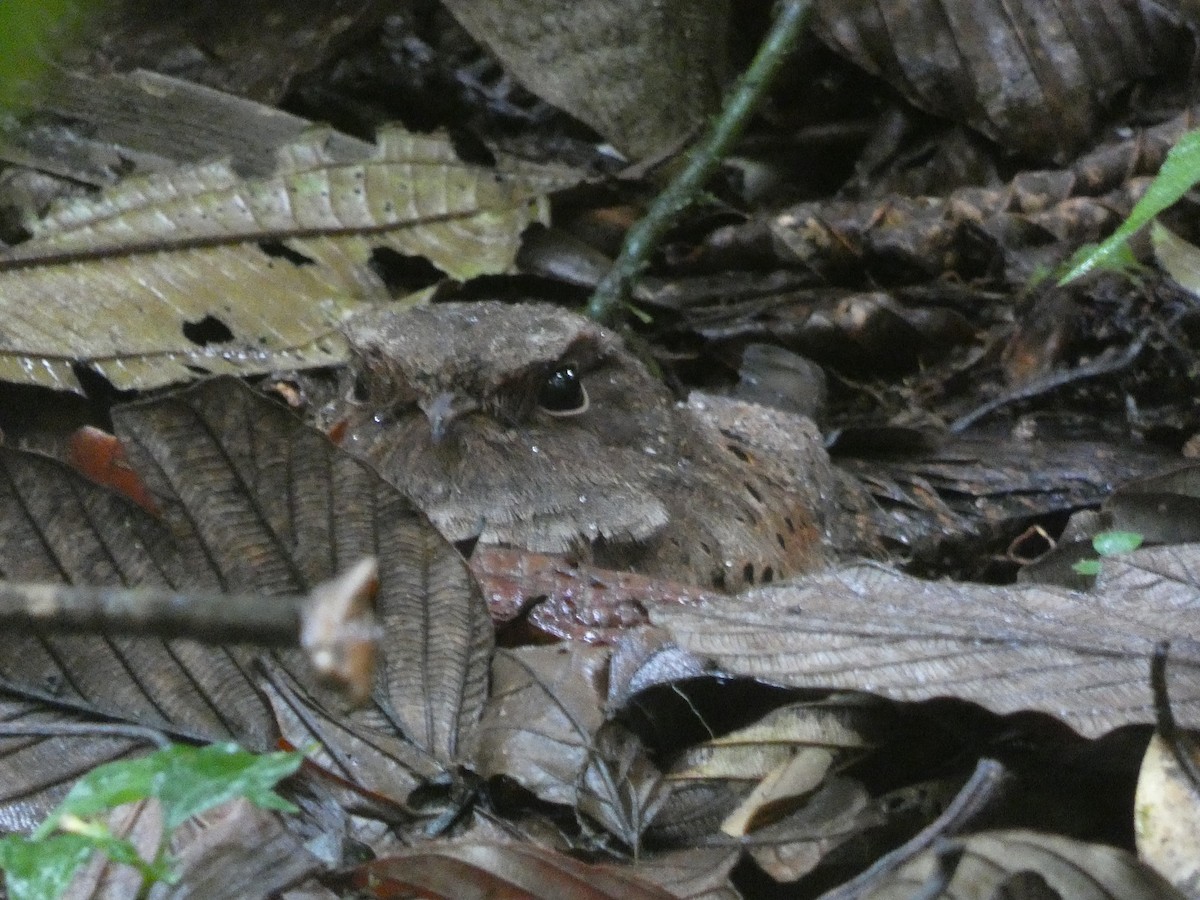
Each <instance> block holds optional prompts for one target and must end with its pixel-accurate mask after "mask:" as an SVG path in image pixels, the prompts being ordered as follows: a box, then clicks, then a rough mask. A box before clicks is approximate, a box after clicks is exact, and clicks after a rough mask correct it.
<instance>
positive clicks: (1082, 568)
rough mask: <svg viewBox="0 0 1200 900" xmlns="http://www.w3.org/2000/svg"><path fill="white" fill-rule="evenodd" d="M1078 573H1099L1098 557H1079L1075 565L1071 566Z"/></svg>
mask: <svg viewBox="0 0 1200 900" xmlns="http://www.w3.org/2000/svg"><path fill="white" fill-rule="evenodd" d="M1071 568H1072V569H1074V570H1075V572H1077V573H1078V574H1080V575H1099V574H1100V560H1098V559H1081V560H1079V562H1077V563H1075V565H1073V566H1071Z"/></svg>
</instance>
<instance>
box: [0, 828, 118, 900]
mask: <svg viewBox="0 0 1200 900" xmlns="http://www.w3.org/2000/svg"><path fill="white" fill-rule="evenodd" d="M95 849H96V846H95V844H94V843H93V842H92V840H91V839H90V838H86V837H83V836H82V835H78V834H56V835H54V836H53V837H50V838H47V839H45V840H34V839H32V838H27V837H23V836H21V835H17V834H11V835H8V836H7V837H5V838H2V839H0V868H3V869H4V886H5V888H6V889H7V890H8V896H9V897H10V898H11V900H56V898H58V897H59V896H61V895H62V893H63V891H65V890H66V889H67V886H68V885H69V884H70V883H71V879H72V878H74V877H75V873H76V871H78V870H79V867H80V866H82V865H83V864H84V863H86V862H87V861H88V859H89V858H91V855H92V853H94V852H95Z"/></svg>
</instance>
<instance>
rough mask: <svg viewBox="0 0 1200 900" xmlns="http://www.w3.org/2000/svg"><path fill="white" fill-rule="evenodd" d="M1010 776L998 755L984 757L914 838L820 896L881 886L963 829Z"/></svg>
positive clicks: (841, 897)
mask: <svg viewBox="0 0 1200 900" xmlns="http://www.w3.org/2000/svg"><path fill="white" fill-rule="evenodd" d="M1006 778H1007V773H1006V771H1005V769H1004V766H1002V765H1001V764H1000V763H998V762H996V761H995V760H994V759H981V760H980V761H979V764H978V765H977V766H976V767H975V772H974V773H973V774H972V775H971V777H970V779H969V780H968V781H967V783H966V784H964V785H963V787H962V790H960V791H959V792H958V794H957V795H956V796H955V798H954V799H953V800H952V801H951V802H950V805H949V806H948V807H946V810H945V812H943V813H942V814H941V815H940V816H938V817H937V818H936V819H934V820H933V821H932V822H930V823H929V824H928V825H927V826H925V827H924V828H922V829H921V831H920V832H919V833H918V834H917V835H916V837H914V838H912V840H910V841H908V842H907V843H905V844H903V845H901V846H899V847H897V848H896V849H895V850H893V851H892V852H891V853H889V854H887V856H884V857H882V858H881V859H879V860H877V861H876V862H875V864H874V865H872V866H871V867H870V868H869V869H867V870H866V871H865V872H861V873H859V874H858V875H857V876H855V877H854V878H851V879H850V880H849V881H847V882H846V883H845V884H842V885H840V886H839V887H836V888H834V889H833V890H831V891H826V892H825V893H824V894H822V895H821V896H820V898H819V900H856V898H858V897H862V896H865V895H866V894H867V893H868V892H869V891H870V890H872V889H874V888H875V887H878V882H879V880H880V879H882V878H886V877H887V876H889V875H891V874H892V873H893V872H895V871H896V870H897V869H899V868H900V867H901V866H902V865H904V864H905V863H906V862H908V861H909V860H910V859H912V858H913V857H914V856H916V855H917V854H918V853H920V852H922V851H923V850H927V849H929V848H930V847H934V846H936V845H937V844H938V842H939V841H942V840H944V839H945V838H946V837H947V836H950V835H953V834H955V833H956V832H958V831H961V830H962V828H963V827H964V826H966V825H967V824H968V823H970V821H971V820H972V819H974V818H975V817H976V816H978V815H979V813H980V812H981V811H982V810H983V809H984V808H986V807H987V805H988V804H989V803H990V802H991V801H992V800H993V799H994V798H995V796H996V792H997V791H998V790H999V789H1000V787H1001V785H1002V784H1003V783H1004V781H1005V779H1006Z"/></svg>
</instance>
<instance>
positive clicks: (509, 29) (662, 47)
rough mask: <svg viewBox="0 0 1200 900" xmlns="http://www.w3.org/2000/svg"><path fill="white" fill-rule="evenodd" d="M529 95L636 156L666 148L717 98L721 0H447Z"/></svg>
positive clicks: (724, 11) (725, 12)
mask: <svg viewBox="0 0 1200 900" xmlns="http://www.w3.org/2000/svg"><path fill="white" fill-rule="evenodd" d="M446 6H447V7H448V8H449V9H450V11H451V12H452V13H453V14H454V16H455V18H457V19H458V20H459V22H461V23H462V25H463V27H464V28H466V29H467V31H469V32H470V33H471V35H472V36H473V37H474V38H475V39H476V40H477V41H479V42H480V43H482V44H485V45H486V46H487V47H488V48H489V49H491V51H492V52H493V53H495V54H496V56H498V57H499V58H500V61H501V62H502V63H503V64H504V66H505V68H506V69H508V71H510V72H511V73H512V74H513V75H515V76H516V78H517V80H518V81H520V82H521V83H522V84H524V85H525V86H526V87H527V88H529V90H531V91H533V92H534V93H535V94H537V95H539V96H540V97H543V98H544V99H546V100H548V101H550V102H551V103H553V104H554V105H555V106H558V107H560V108H561V109H564V110H566V111H567V112H569V113H570V114H571V115H573V116H575V117H576V118H578V119H580V120H582V121H583V122H586V123H587V124H588V125H590V126H591V127H592V128H594V129H596V131H598V132H599V133H600V134H602V135H603V136H604V137H605V138H607V139H608V140H609V141H611V142H612V143H613V144H614V145H616V146H617V148H618V149H620V150H622V151H624V152H625V153H628V154H630V155H632V156H635V157H640V156H645V155H647V154H650V153H653V152H655V151H660V150H664V149H669V148H670V146H671V145H672V144H673V143H675V142H677V141H679V140H680V139H681V138H683V137H686V136H687V134H688V133H689V132H690V131H691V130H692V129H693V128H695V127H696V126H698V125H701V124H703V123H704V122H705V121H706V120H707V117H708V116H709V115H710V114H712V113H713V112H715V111H716V109H717V106H718V104H719V103H720V99H721V86H722V80H723V78H724V70H725V33H726V24H727V19H728V17H729V4H728V3H727V2H726V0H703V2H698V3H690V2H687V0H682V2H681V0H675V2H670V3H666V2H660V3H643V2H641V0H601V2H593V3H586V4H580V3H559V2H555V0H499V2H498V0H447V2H446Z"/></svg>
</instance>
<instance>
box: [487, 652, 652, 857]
mask: <svg viewBox="0 0 1200 900" xmlns="http://www.w3.org/2000/svg"><path fill="white" fill-rule="evenodd" d="M607 671H608V651H607V650H605V649H601V648H596V647H587V646H584V645H579V644H569V645H561V646H557V647H524V648H520V649H518V650H513V651H508V650H506V651H501V652H499V653H497V654H496V658H495V662H494V665H493V672H492V699H491V700H490V701H489V703H488V706H487V709H486V710H485V712H484V716H483V721H482V722H481V723H480V726H479V749H478V751H477V754H476V758H475V763H476V766H477V769H478V771H479V772H480V774H482V775H485V776H487V777H491V776H495V775H506V776H508V777H509V778H512V779H513V780H515V781H516V782H518V783H519V784H521V785H522V786H523V787H525V788H526V789H527V790H530V791H532V792H533V793H535V794H536V795H537V796H538V797H539V798H541V799H542V800H546V801H549V802H551V803H561V804H564V805H567V806H574V807H577V808H578V809H579V810H580V811H582V812H584V813H587V814H588V815H590V816H592V817H593V818H594V819H596V821H598V822H600V823H601V824H603V825H604V826H605V827H606V828H608V829H609V830H610V831H611V832H612V833H613V834H615V835H617V836H618V837H620V838H621V840H623V841H624V842H625V843H626V844H628V845H629V846H636V844H637V842H638V839H639V837H640V835H641V833H642V831H643V830H644V829H645V827H646V825H647V823H648V822H649V821H650V819H651V818H653V816H654V813H655V811H656V810H657V808H658V804H659V803H660V802H661V799H662V796H663V794H662V789H661V787H662V783H661V776H660V774H659V772H658V770H657V769H656V768H655V767H654V765H653V764H652V763H651V762H650V761H649V760H648V759H647V757H646V755H645V751H644V750H643V748H642V747H641V745H640V744H639V743H638V742H637V740H636V739H635V738H634V737H633V735H632V734H630V733H629V732H628V731H626V730H625V729H624V728H621V727H620V726H618V725H617V724H616V723H613V722H606V721H605V708H604V687H605V682H606V680H607Z"/></svg>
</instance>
